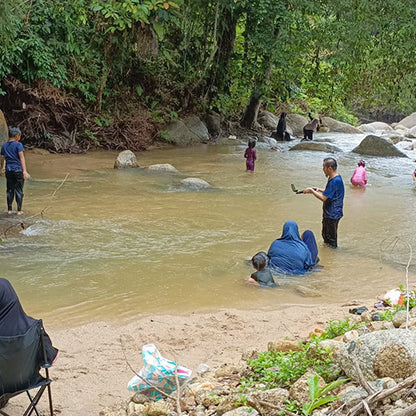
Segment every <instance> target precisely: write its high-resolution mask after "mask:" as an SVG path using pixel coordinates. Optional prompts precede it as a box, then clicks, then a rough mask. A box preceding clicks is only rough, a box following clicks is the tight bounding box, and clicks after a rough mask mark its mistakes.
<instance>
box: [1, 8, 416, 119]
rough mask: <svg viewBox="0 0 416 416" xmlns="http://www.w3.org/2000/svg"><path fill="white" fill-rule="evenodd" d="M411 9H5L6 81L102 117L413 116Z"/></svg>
mask: <svg viewBox="0 0 416 416" xmlns="http://www.w3.org/2000/svg"><path fill="white" fill-rule="evenodd" d="M415 18H416V5H415V4H414V2H413V1H412V0H258V1H256V2H253V1H251V0H212V1H211V0H175V1H165V0H72V1H70V2H68V1H64V0H33V1H26V0H2V2H0V54H1V56H2V60H1V61H0V79H1V80H3V84H2V85H3V86H2V87H1V88H2V89H0V93H1V94H6V92H7V89H6V88H5V84H4V81H5V80H7V79H10V78H11V77H12V78H13V79H15V78H16V79H18V80H20V81H21V82H23V83H26V84H28V85H29V86H30V85H31V84H32V83H33V82H35V81H36V80H39V79H41V80H44V81H45V82H47V83H49V84H51V85H53V86H55V87H58V88H59V89H60V90H62V91H64V92H65V93H71V94H72V95H73V96H76V97H78V98H79V99H81V100H82V102H83V103H84V105H85V107H86V108H88V109H90V110H94V111H95V112H96V114H98V115H99V114H103V113H105V114H111V115H112V116H114V115H115V114H118V116H119V118H120V114H121V113H126V112H128V111H129V109H132V108H134V107H135V106H136V105H140V106H142V107H145V108H147V109H148V110H149V111H150V112H151V114H152V116H153V117H154V119H155V120H157V121H166V120H168V119H169V118H172V117H175V116H176V115H177V114H178V113H180V112H184V111H195V110H196V111H200V112H203V111H206V110H208V109H215V110H216V111H218V112H221V113H223V114H224V115H227V116H233V115H234V116H239V117H240V118H241V121H242V124H244V125H246V126H253V125H254V124H255V121H256V116H257V111H258V109H259V107H260V105H261V104H262V103H266V104H267V105H268V106H269V109H270V110H272V111H274V110H278V109H279V108H285V109H289V110H297V111H299V110H300V111H304V112H307V111H309V110H311V111H313V112H316V113H318V112H319V113H320V114H325V113H326V114H329V115H332V116H334V117H338V118H341V119H345V120H348V119H350V120H351V119H352V116H353V115H354V114H355V115H371V114H375V113H376V112H377V113H378V114H383V113H386V114H391V115H394V114H396V115H403V114H407V113H410V112H412V111H415V108H416V96H415V94H414V90H415V86H416V85H415V84H416V60H415V59H414V50H415V39H416V36H415V35H416V33H415V32H416V27H415V25H414V20H415Z"/></svg>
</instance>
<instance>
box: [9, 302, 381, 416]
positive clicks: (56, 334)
mask: <svg viewBox="0 0 416 416" xmlns="http://www.w3.org/2000/svg"><path fill="white" fill-rule="evenodd" d="M372 302H373V303H374V300H372V301H359V302H358V303H359V304H360V305H361V304H362V305H367V306H371V303H372ZM350 303H351V302H350ZM349 307H350V306H348V305H347V304H344V305H315V306H306V305H287V306H281V307H279V309H277V310H273V311H270V310H267V311H241V310H234V309H222V310H219V311H215V312H212V313H193V314H189V315H180V316H173V315H153V316H145V317H144V316H137V317H136V318H134V319H131V320H130V321H129V322H127V323H122V324H117V323H114V322H91V323H88V324H85V325H82V326H79V327H74V328H69V329H53V328H50V327H48V323H47V322H45V327H46V328H47V330H48V332H49V334H50V335H51V338H52V339H53V341H54V344H55V345H56V346H57V347H58V348H59V349H60V354H59V357H58V361H57V362H56V364H55V365H54V367H53V368H52V370H51V375H52V378H53V379H54V382H53V384H52V392H53V402H54V408H55V409H56V410H57V411H58V412H59V413H60V414H61V415H64V416H75V415H77V416H81V415H82V416H84V415H98V414H99V411H100V410H102V409H103V408H105V407H106V406H111V405H113V404H115V403H116V402H118V401H119V400H126V399H128V398H129V397H130V396H131V393H130V392H129V391H127V388H126V385H127V382H128V381H129V380H130V378H131V377H133V375H134V374H133V373H132V372H131V370H130V369H129V367H128V365H127V363H126V360H125V356H126V357H127V359H128V361H129V362H130V364H131V365H132V366H133V368H135V369H136V370H139V369H140V368H141V366H142V359H141V347H142V345H144V344H147V343H154V344H156V346H157V347H158V349H159V351H160V352H161V354H162V355H163V356H165V357H166V358H170V359H176V360H177V361H178V362H179V363H180V364H182V365H184V366H186V367H188V368H190V369H192V370H194V371H195V370H196V368H197V367H198V365H199V364H200V363H206V364H208V365H209V366H211V367H215V366H218V365H220V364H223V363H237V362H238V361H239V360H240V358H241V354H242V353H243V352H245V351H248V350H253V349H256V350H266V349H267V343H268V342H269V341H273V340H277V339H281V338H284V337H288V338H291V339H299V340H301V339H304V338H305V337H307V336H308V334H309V332H310V331H311V330H313V329H314V328H315V327H321V328H324V327H325V323H326V322H327V321H328V320H332V319H343V318H345V317H346V316H347V315H348V309H349ZM123 350H124V352H125V354H124V352H123ZM22 398H23V396H22ZM21 401H22V400H21V399H20V398H19V399H18V398H15V399H12V400H11V401H10V403H9V405H8V409H7V410H9V411H10V412H11V414H15V413H16V412H17V408H18V407H19V402H21ZM44 402H45V403H46V400H44ZM42 408H44V406H43V405H42Z"/></svg>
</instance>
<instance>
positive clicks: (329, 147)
mask: <svg viewBox="0 0 416 416" xmlns="http://www.w3.org/2000/svg"><path fill="white" fill-rule="evenodd" d="M289 150H311V151H313V152H326V153H336V152H341V149H340V148H339V147H337V146H334V145H333V144H329V143H325V142H314V141H306V140H305V141H303V142H300V143H298V144H296V145H295V146H293V147H291V148H290V149H289Z"/></svg>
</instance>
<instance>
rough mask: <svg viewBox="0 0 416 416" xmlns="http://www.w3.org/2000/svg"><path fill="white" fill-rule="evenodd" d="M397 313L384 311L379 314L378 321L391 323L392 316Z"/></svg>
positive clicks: (389, 310)
mask: <svg viewBox="0 0 416 416" xmlns="http://www.w3.org/2000/svg"><path fill="white" fill-rule="evenodd" d="M396 312H397V310H396V309H386V310H384V311H381V312H379V315H380V319H381V320H382V321H390V322H391V321H392V320H393V315H394V314H395V313H396Z"/></svg>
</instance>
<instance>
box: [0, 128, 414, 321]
mask: <svg viewBox="0 0 416 416" xmlns="http://www.w3.org/2000/svg"><path fill="white" fill-rule="evenodd" d="M317 138H319V139H320V140H322V139H328V140H330V141H331V142H332V143H334V144H335V145H337V146H338V147H340V148H341V149H342V150H343V153H341V154H337V155H335V156H336V158H337V159H338V162H339V172H340V173H341V175H342V176H343V179H344V183H345V185H346V198H345V208H344V218H343V219H342V220H341V222H340V226H339V246H340V248H339V249H338V250H336V251H333V250H331V249H328V248H326V247H323V245H322V240H321V237H320V229H321V215H322V204H321V203H320V201H318V200H317V199H316V198H314V197H313V196H312V195H296V194H294V193H293V192H292V191H291V189H290V184H291V183H293V184H295V186H296V187H297V188H299V189H302V188H303V187H306V186H320V187H323V186H324V185H325V182H326V180H325V177H324V176H323V173H322V159H323V158H324V157H326V156H327V155H326V154H324V153H321V152H299V151H293V152H291V151H288V148H289V147H290V146H291V144H288V143H284V144H282V145H281V147H282V151H281V152H272V151H270V150H268V149H267V148H266V147H264V146H259V147H258V150H257V152H258V161H257V164H256V170H255V173H254V174H249V173H246V172H245V161H244V158H243V152H244V149H245V147H246V146H245V144H241V145H236V146H228V147H225V146H203V147H198V148H189V149H169V150H157V151H151V152H146V153H144V154H138V162H139V164H140V165H141V166H148V165H151V164H155V163H170V164H172V165H174V166H175V167H176V168H177V169H178V170H179V171H180V173H179V174H166V173H163V174H160V173H154V172H152V173H150V172H148V171H146V170H145V169H129V170H114V169H113V168H112V166H113V163H114V160H115V157H116V154H115V153H106V152H99V153H90V154H87V155H46V156H45V155H37V154H33V153H30V152H27V159H28V167H29V171H30V173H31V175H32V177H33V179H32V180H31V181H29V182H27V184H26V185H25V202H24V210H25V215H26V217H30V216H32V215H34V216H35V217H34V218H32V219H28V220H27V222H26V225H30V224H31V225H30V226H28V228H27V229H26V230H24V231H23V232H22V234H23V235H22V236H21V238H8V239H7V240H5V241H3V242H2V243H0V250H1V251H0V258H1V266H0V272H1V273H0V274H1V276H4V277H7V278H9V279H10V280H11V281H12V283H13V285H14V286H15V288H16V290H17V291H18V293H19V295H20V297H21V299H22V302H23V304H24V305H25V309H26V310H27V311H28V312H30V313H31V314H33V315H35V316H44V317H45V316H50V317H51V316H53V317H54V319H55V320H59V321H60V322H63V323H66V324H68V323H69V322H70V321H75V320H76V321H85V320H90V319H101V318H108V317H110V316H114V317H129V316H132V315H133V314H136V313H140V312H143V313H151V312H172V313H175V312H182V311H187V312H189V311H193V310H203V309H210V308H218V307H236V308H246V309H249V308H260V307H272V308H274V307H277V306H278V305H280V304H282V303H315V302H319V303H322V302H332V301H341V302H342V301H343V300H345V301H347V300H351V299H354V298H359V297H372V296H374V297H375V296H376V295H378V294H381V293H383V292H385V291H387V290H388V289H391V288H393V287H395V286H397V285H398V284H403V282H404V276H405V272H404V267H405V265H406V263H407V261H408V258H409V244H410V245H414V243H415V237H414V234H415V227H414V224H415V212H416V210H415V197H416V194H415V190H414V187H413V184H412V177H411V174H412V171H413V170H414V163H413V159H414V158H415V156H414V155H412V152H409V156H410V158H409V159H401V158H375V157H367V158H366V162H367V167H368V168H367V171H368V177H369V186H368V187H367V189H366V190H361V189H353V188H351V187H350V186H349V178H350V177H351V175H352V172H353V171H354V168H355V166H356V163H357V161H358V160H359V159H360V158H361V157H360V156H359V155H356V154H354V153H351V152H350V150H351V149H352V148H353V147H355V145H356V144H357V143H359V142H360V140H361V139H362V138H363V136H361V135H341V134H338V135H330V134H325V135H324V134H321V135H317ZM67 173H69V174H70V175H69V177H68V179H67V180H66V181H65V182H64V183H63V186H62V187H61V188H60V189H59V190H58V191H57V192H56V194H55V195H54V196H53V198H52V197H51V196H52V195H53V193H54V191H55V190H56V189H57V187H58V186H59V185H60V184H61V183H62V181H63V179H64V178H65V176H66V174H67ZM190 176H192V177H200V178H202V179H204V180H206V181H208V182H209V183H210V184H212V185H213V187H214V188H213V189H211V190H208V191H188V190H186V189H184V188H183V187H182V186H181V183H180V181H181V179H183V178H185V177H190ZM4 188H5V183H4V177H2V178H0V189H1V191H0V192H2V193H0V197H1V199H0V201H1V203H3V204H5V201H4V199H5V195H3V193H4V194H5V192H4ZM2 195H3V196H2ZM45 207H49V208H48V209H47V210H46V211H45V214H44V216H43V218H40V216H36V214H38V213H40V212H41V211H42V210H44V209H45ZM289 219H292V220H295V221H297V222H298V224H299V229H300V230H301V231H302V230H304V229H311V230H313V231H314V232H315V234H316V236H317V239H318V243H319V248H320V253H319V256H320V258H321V264H322V265H323V266H324V268H323V269H322V270H321V271H319V272H316V273H312V274H309V275H307V276H304V277H288V276H286V277H281V278H280V279H279V278H278V280H279V283H280V284H281V288H280V289H275V290H259V289H257V288H253V287H248V286H246V285H245V284H244V279H245V278H246V277H247V276H248V275H249V274H251V273H252V270H251V267H250V266H249V265H248V262H247V259H249V258H251V256H252V255H253V254H255V253H256V252H258V251H260V250H264V251H267V249H268V247H269V245H270V243H271V242H272V241H273V240H274V239H275V238H277V237H279V236H280V234H281V229H282V225H283V223H284V222H285V221H286V220H289ZM396 237H397V238H396ZM394 241H396V243H394ZM415 270H416V268H415V267H411V269H410V271H411V273H410V278H411V279H412V273H413V274H414V272H415ZM299 287H300V288H301V291H299V290H297V289H298V288H299ZM317 295H319V297H316V296H317Z"/></svg>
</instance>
